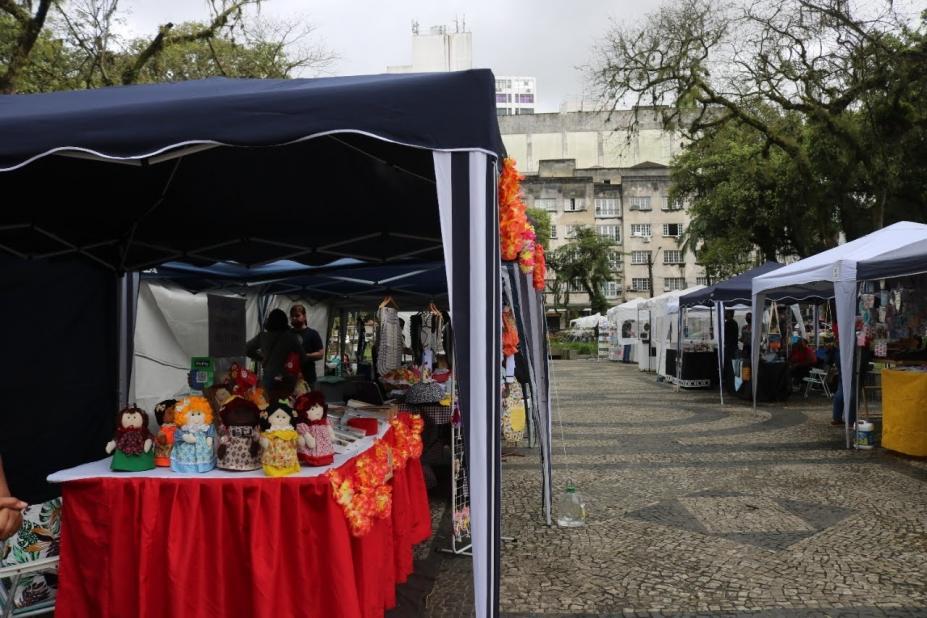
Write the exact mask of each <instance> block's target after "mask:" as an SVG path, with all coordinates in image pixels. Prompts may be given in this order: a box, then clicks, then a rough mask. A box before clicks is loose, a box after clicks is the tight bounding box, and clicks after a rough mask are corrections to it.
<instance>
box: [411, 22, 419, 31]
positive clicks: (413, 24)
mask: <svg viewBox="0 0 927 618" xmlns="http://www.w3.org/2000/svg"><path fill="white" fill-rule="evenodd" d="M412 34H418V21H417V20H414V19H413V20H412Z"/></svg>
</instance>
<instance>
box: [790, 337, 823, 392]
mask: <svg viewBox="0 0 927 618" xmlns="http://www.w3.org/2000/svg"><path fill="white" fill-rule="evenodd" d="M817 362H818V357H817V354H816V353H815V351H814V350H813V349H812V348H811V346H809V345H808V344H807V343H805V340H804V339H802V338H800V337H799V338H798V341H796V342H795V343H794V344H793V345H792V351H791V353H790V354H789V368H790V369H791V371H792V379H793V380H795V381H796V382H801V381H802V380H804V379H805V378H807V377H808V375H809V374H810V373H811V369H812V368H813V367H814V366H815V365H816V364H817Z"/></svg>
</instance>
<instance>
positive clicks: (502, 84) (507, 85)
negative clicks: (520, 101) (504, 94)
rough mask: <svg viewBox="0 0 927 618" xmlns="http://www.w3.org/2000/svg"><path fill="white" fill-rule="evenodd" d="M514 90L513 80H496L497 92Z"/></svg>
mask: <svg viewBox="0 0 927 618" xmlns="http://www.w3.org/2000/svg"><path fill="white" fill-rule="evenodd" d="M511 89H512V80H510V79H497V80H496V92H498V91H499V90H511Z"/></svg>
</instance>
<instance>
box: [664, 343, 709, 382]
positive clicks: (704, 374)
mask: <svg viewBox="0 0 927 618" xmlns="http://www.w3.org/2000/svg"><path fill="white" fill-rule="evenodd" d="M666 375H667V376H670V378H671V379H672V381H673V382H676V383H678V384H679V385H680V386H681V387H683V388H708V387H711V386H717V384H718V353H717V352H715V351H714V350H712V351H710V352H697V351H689V350H683V352H682V375H681V376H680V378H679V379H678V380H677V379H676V350H667V351H666Z"/></svg>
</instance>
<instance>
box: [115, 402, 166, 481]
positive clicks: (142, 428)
mask: <svg viewBox="0 0 927 618" xmlns="http://www.w3.org/2000/svg"><path fill="white" fill-rule="evenodd" d="M152 447H153V442H152V435H151V432H150V431H148V414H147V413H146V412H145V411H144V410H142V409H141V408H138V407H136V406H134V405H133V406H129V407H127V408H123V409H122V410H120V411H119V414H118V415H117V416H116V435H115V436H114V437H113V439H112V440H110V442H109V443H108V444H107V445H106V452H107V453H112V454H113V463H112V464H111V467H112V469H113V470H117V471H121V472H141V471H142V470H153V469H154V467H155V464H154V450H153V448H152ZM114 451H115V452H114Z"/></svg>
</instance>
